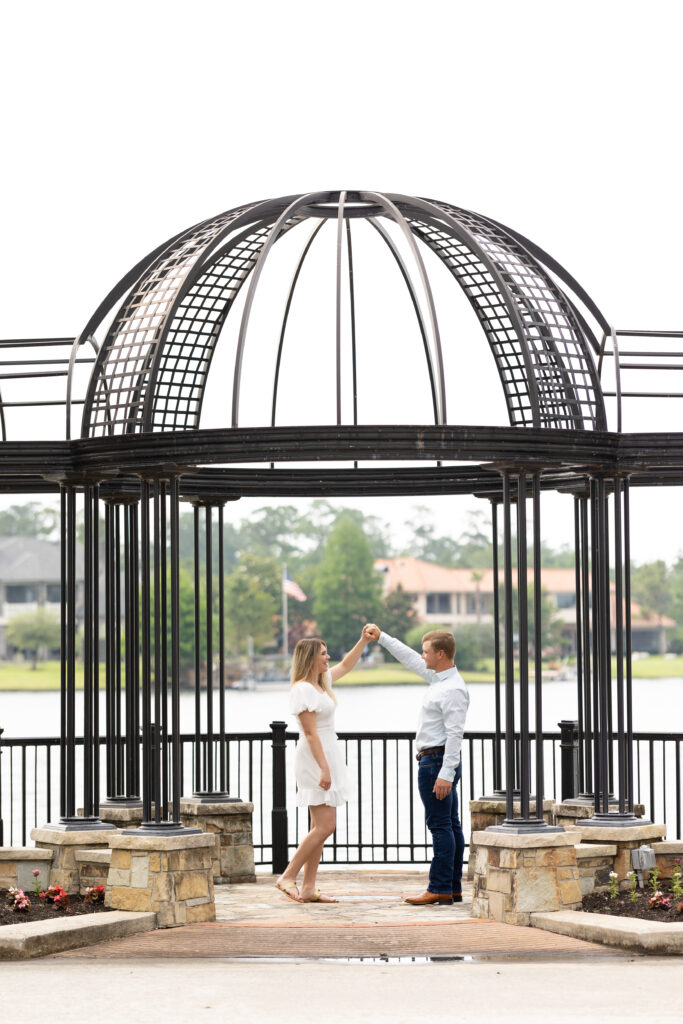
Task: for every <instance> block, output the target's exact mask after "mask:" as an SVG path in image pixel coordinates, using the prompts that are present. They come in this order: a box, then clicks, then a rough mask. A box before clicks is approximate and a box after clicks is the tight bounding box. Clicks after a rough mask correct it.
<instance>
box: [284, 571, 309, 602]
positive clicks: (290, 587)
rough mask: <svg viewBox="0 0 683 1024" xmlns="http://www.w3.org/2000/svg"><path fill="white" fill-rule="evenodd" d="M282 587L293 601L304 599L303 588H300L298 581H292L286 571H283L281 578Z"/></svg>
mask: <svg viewBox="0 0 683 1024" xmlns="http://www.w3.org/2000/svg"><path fill="white" fill-rule="evenodd" d="M282 589H283V590H284V592H285V594H287V595H288V596H289V597H293V598H294V600H295V601H305V600H306V595H305V594H304V592H303V590H302V589H301V587H300V586H299V584H298V583H295V582H294V580H293V579H292V577H291V576H290V575H289V573H288V572H287V571H285V574H284V576H283V578H282Z"/></svg>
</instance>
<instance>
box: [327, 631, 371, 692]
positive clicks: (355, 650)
mask: <svg viewBox="0 0 683 1024" xmlns="http://www.w3.org/2000/svg"><path fill="white" fill-rule="evenodd" d="M369 642H370V640H369V638H368V637H365V636H361V638H360V640H359V641H358V643H357V644H356V646H355V647H352V648H351V650H350V651H349V652H348V654H345V655H344V657H343V658H342V660H341V661H340V662H339V664H338V665H335V666H334V668H333V669H330V675H331V677H332V682H333V683H336V681H337V680H338V679H341V677H342V676H345V675H346V673H347V672H350V671H351V669H352V668H353V666H354V665H355V664H357V662H358V659H359V658H360V656H361V654H362V653H363V651H364V650H365V648H366V647H367V646H368V644H369Z"/></svg>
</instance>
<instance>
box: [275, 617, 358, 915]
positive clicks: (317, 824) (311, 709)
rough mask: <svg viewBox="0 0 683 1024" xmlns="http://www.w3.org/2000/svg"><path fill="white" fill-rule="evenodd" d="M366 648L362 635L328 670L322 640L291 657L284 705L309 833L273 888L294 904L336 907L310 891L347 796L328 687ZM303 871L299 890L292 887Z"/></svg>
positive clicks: (305, 645) (298, 649)
mask: <svg viewBox="0 0 683 1024" xmlns="http://www.w3.org/2000/svg"><path fill="white" fill-rule="evenodd" d="M368 643H369V638H368V637H364V636H362V637H361V638H360V640H359V641H358V643H357V644H356V646H355V647H353V648H352V650H350V651H349V653H348V654H346V655H345V656H344V657H343V658H342V660H341V661H340V662H339V664H338V665H335V666H334V668H333V669H331V670H330V668H329V662H330V656H329V654H328V653H327V647H326V645H325V643H324V641H322V640H319V639H317V638H315V637H310V638H307V639H305V640H299V642H298V644H297V645H296V647H295V648H294V654H293V656H292V673H291V679H292V688H291V691H290V698H289V706H290V711H291V712H292V714H293V715H296V716H297V717H298V719H299V723H300V726H301V735H300V739H299V742H298V744H297V747H296V754H295V757H294V777H295V778H296V783H297V790H298V791H297V804H298V805H299V807H306V806H308V809H309V812H310V815H311V830H310V832H309V833H308V835H307V836H306V837H305V839H303V840H302V841H301V843H300V844H299V846H298V848H297V851H296V853H295V854H294V856H293V857H292V859H291V861H290V862H289V864H288V865H287V867H286V869H285V871H284V874H282V875H281V876H280V878H278V880H277V882H276V883H275V884H276V885H277V887H278V889H279V890H280V892H283V893H284V894H285V896H288V897H289V899H290V900H295V901H296V902H297V903H336V902H337V900H335V899H334V898H333V897H331V896H324V895H323V894H322V893H320V892H319V891H318V890H317V889H316V887H315V879H316V875H317V873H318V864H319V863H320V857H321V854H322V852H323V844H324V842H325V840H326V839H327V838H328V836H331V835H332V833H333V832H334V829H335V818H336V813H337V812H336V808H337V807H339V806H341V805H342V804H345V803H346V801H347V800H348V799H349V796H350V786H349V783H348V780H347V771H346V762H345V760H344V751H343V749H342V746H341V744H340V743H339V741H338V740H337V736H336V733H335V731H334V712H335V708H336V704H337V698H336V697H335V695H334V693H333V692H332V683H335V682H336V681H337V679H341V677H342V676H345V675H346V673H347V672H350V671H351V669H352V668H353V666H354V665H355V664H356V662H357V661H358V659H359V658H360V656H361V654H362V653H363V651H364V650H365V648H366V647H367V645H368ZM302 868H303V872H304V873H303V879H302V883H301V889H299V886H298V885H297V878H298V876H299V872H300V871H301V869H302Z"/></svg>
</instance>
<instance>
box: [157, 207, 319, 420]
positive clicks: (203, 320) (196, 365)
mask: <svg viewBox="0 0 683 1024" xmlns="http://www.w3.org/2000/svg"><path fill="white" fill-rule="evenodd" d="M302 219H303V218H302V217H301V216H297V217H294V218H292V220H290V221H288V222H287V224H286V225H284V227H283V230H282V234H284V233H285V232H286V231H289V230H290V229H291V228H292V227H294V226H295V224H298V223H299V222H300V221H301V220H302ZM273 224H274V219H273V217H272V216H271V217H270V218H269V219H268V222H267V223H262V224H260V225H259V226H258V227H257V228H256V230H250V231H249V232H245V234H244V235H242V236H240V237H239V238H238V239H236V240H234V241H231V242H230V243H229V244H228V246H227V247H226V248H225V249H224V250H222V251H221V253H219V254H218V255H217V256H216V257H214V258H213V259H212V260H211V262H210V264H209V266H208V268H207V269H206V270H204V271H202V273H201V275H200V277H198V278H197V280H196V281H195V283H194V284H193V285H192V286H191V287H190V288H189V290H188V292H187V294H186V295H185V297H184V298H183V300H182V302H181V303H180V305H179V306H178V309H177V312H176V314H175V316H174V317H173V320H172V322H171V325H170V328H169V331H168V336H167V338H166V340H165V343H164V346H163V350H162V352H161V355H160V359H159V364H158V368H157V370H156V373H155V381H154V391H153V396H154V402H153V409H152V417H151V419H152V428H153V429H154V430H189V429H193V428H197V427H198V426H199V417H200V414H201V407H202V399H203V397H204V388H205V386H206V379H207V376H208V373H209V367H210V365H211V357H212V356H213V353H214V350H215V347H216V342H217V341H218V336H219V335H220V332H221V329H222V327H223V324H224V323H225V319H226V317H227V315H228V313H229V312H230V308H231V306H232V304H233V302H234V301H235V299H236V298H237V295H238V294H239V291H240V288H241V287H242V285H243V284H244V282H245V281H246V279H247V277H248V276H249V274H250V273H251V271H252V270H253V269H254V266H255V264H256V261H257V259H258V257H259V255H260V253H261V250H262V249H263V246H264V245H265V243H266V240H267V238H268V235H269V234H270V231H271V230H272V228H273Z"/></svg>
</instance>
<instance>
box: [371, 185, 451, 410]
mask: <svg viewBox="0 0 683 1024" xmlns="http://www.w3.org/2000/svg"><path fill="white" fill-rule="evenodd" d="M359 194H360V196H361V198H362V199H364V200H366V201H367V200H368V199H369V200H372V201H374V202H376V203H378V204H379V205H380V206H382V207H383V208H384V209H385V210H387V212H388V215H389V216H390V217H391V219H392V220H394V221H395V222H396V224H397V225H398V227H399V228H400V229H401V231H402V232H403V235H404V236H405V239H406V241H407V242H408V245H409V246H410V251H411V252H412V254H413V257H414V259H415V263H416V264H417V269H418V273H419V275H420V280H421V281H422V287H423V288H424V291H425V296H426V299H427V308H428V310H429V319H430V322H431V327H432V333H433V336H434V348H435V351H436V359H437V372H438V381H439V389H438V398H439V403H438V413H439V423H446V382H445V379H444V370H443V354H442V351H441V335H440V333H439V323H438V320H437V316H436V307H435V305H434V296H433V294H432V289H431V285H430V284H429V277H428V276H427V271H426V269H425V265H424V262H423V260H422V256H421V254H420V251H419V249H418V247H417V245H416V243H415V238H414V237H413V232H412V229H411V228H410V226H409V224H408V222H407V221H406V219H405V217H404V216H403V213H402V212H401V210H400V209H399V208H398V206H397V205H396V204H395V203H394V202H393V198H394V197H393V196H392V198H389V197H388V196H385V195H383V194H382V193H380V192H361V193H359ZM430 356H431V353H430Z"/></svg>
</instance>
